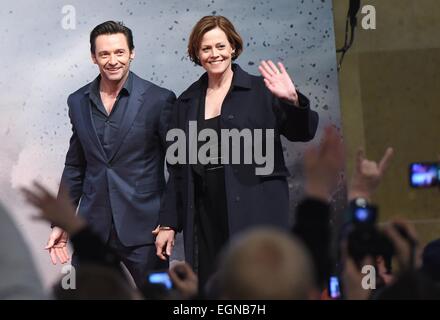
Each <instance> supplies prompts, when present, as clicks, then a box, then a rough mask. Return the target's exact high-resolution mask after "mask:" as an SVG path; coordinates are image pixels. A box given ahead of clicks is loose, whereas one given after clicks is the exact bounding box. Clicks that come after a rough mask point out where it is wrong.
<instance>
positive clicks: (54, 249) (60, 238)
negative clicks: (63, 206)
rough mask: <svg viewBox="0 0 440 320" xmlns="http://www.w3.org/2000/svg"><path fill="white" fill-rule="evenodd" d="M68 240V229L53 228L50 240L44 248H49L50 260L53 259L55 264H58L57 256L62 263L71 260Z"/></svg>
mask: <svg viewBox="0 0 440 320" xmlns="http://www.w3.org/2000/svg"><path fill="white" fill-rule="evenodd" d="M67 240H68V237H67V232H66V231H64V230H63V229H61V228H58V227H54V228H53V229H52V232H51V233H50V236H49V240H48V241H47V245H46V247H45V248H44V249H46V250H49V255H50V260H52V263H53V264H57V258H58V260H59V261H60V263H62V264H64V263H66V262H68V261H69V260H70V258H69V250H68V248H67Z"/></svg>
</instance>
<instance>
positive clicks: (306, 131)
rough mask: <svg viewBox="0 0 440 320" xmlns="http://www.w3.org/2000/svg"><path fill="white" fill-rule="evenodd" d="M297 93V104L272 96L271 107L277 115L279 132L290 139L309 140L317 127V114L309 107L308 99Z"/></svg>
mask: <svg viewBox="0 0 440 320" xmlns="http://www.w3.org/2000/svg"><path fill="white" fill-rule="evenodd" d="M297 93H298V100H299V106H294V105H292V104H289V103H287V102H285V101H283V100H281V99H278V98H276V97H274V102H273V108H274V111H275V114H276V116H277V121H278V127H279V129H280V133H281V134H282V135H284V136H285V137H286V138H287V139H288V140H290V141H303V142H305V141H310V140H312V139H313V137H314V136H315V133H316V129H317V128H318V122H319V116H318V113H317V112H316V111H312V110H311V109H310V101H309V99H308V98H307V97H306V96H304V95H303V94H302V93H301V92H299V91H298V92H297Z"/></svg>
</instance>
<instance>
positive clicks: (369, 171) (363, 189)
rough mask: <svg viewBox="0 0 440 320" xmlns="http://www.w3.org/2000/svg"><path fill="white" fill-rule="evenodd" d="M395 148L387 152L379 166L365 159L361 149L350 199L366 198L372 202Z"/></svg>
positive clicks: (349, 194)
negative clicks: (371, 199)
mask: <svg viewBox="0 0 440 320" xmlns="http://www.w3.org/2000/svg"><path fill="white" fill-rule="evenodd" d="M393 153H394V151H393V148H388V149H387V150H386V151H385V154H384V155H383V157H382V159H381V160H380V162H379V164H378V163H377V162H375V161H371V160H368V159H366V158H365V154H364V151H363V150H362V149H359V150H358V152H357V157H356V169H355V171H354V173H353V177H352V180H351V186H350V190H349V193H348V199H349V200H353V199H355V198H359V197H361V198H365V199H367V200H370V197H371V195H372V194H373V192H374V191H375V190H376V189H377V187H378V186H379V183H380V182H381V180H382V178H383V176H384V174H385V172H386V170H387V168H388V166H389V162H390V160H391V158H392V156H393Z"/></svg>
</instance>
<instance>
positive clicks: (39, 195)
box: [21, 182, 86, 264]
mask: <svg viewBox="0 0 440 320" xmlns="http://www.w3.org/2000/svg"><path fill="white" fill-rule="evenodd" d="M21 191H22V193H23V194H24V196H25V198H26V201H27V202H28V203H29V204H31V205H32V206H34V207H35V208H37V209H39V210H40V211H39V215H37V216H35V217H34V218H35V219H38V220H46V221H48V222H50V223H51V224H54V225H56V226H59V227H54V228H53V229H52V232H51V234H50V236H49V240H48V242H47V245H46V247H45V249H46V250H49V254H50V258H51V260H52V263H53V264H57V258H58V260H59V261H60V262H61V263H66V262H67V261H69V252H68V249H67V240H68V236H67V234H70V235H72V234H75V233H76V232H78V231H79V230H81V229H82V228H84V227H85V225H86V223H85V221H84V220H83V219H81V218H80V217H78V216H76V214H75V208H74V207H73V205H72V202H71V201H70V199H69V196H68V192H67V188H64V187H61V189H60V195H59V197H58V198H56V197H55V196H54V195H53V194H51V193H50V192H49V190H48V189H47V188H46V187H44V186H42V185H41V184H39V183H38V182H34V189H33V190H32V189H30V188H21ZM64 230H66V231H64Z"/></svg>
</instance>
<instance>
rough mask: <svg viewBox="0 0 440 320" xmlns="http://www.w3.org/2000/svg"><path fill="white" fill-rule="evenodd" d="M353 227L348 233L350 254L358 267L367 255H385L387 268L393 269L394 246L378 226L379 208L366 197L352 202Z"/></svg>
mask: <svg viewBox="0 0 440 320" xmlns="http://www.w3.org/2000/svg"><path fill="white" fill-rule="evenodd" d="M349 209H350V216H351V229H350V232H349V233H348V254H349V255H350V256H351V257H352V258H353V260H354V261H355V262H356V264H357V265H358V267H361V264H362V261H363V259H364V258H365V257H366V256H371V257H373V258H374V257H379V256H381V257H383V258H384V260H385V264H386V268H387V270H391V258H392V256H393V255H394V246H393V243H392V242H391V240H390V239H388V237H387V236H386V235H385V234H384V233H382V232H381V231H380V230H379V228H378V227H377V217H378V209H377V207H376V206H374V205H369V204H367V202H366V201H365V200H364V199H356V200H355V201H353V202H352V203H351V204H350V208H349Z"/></svg>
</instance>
